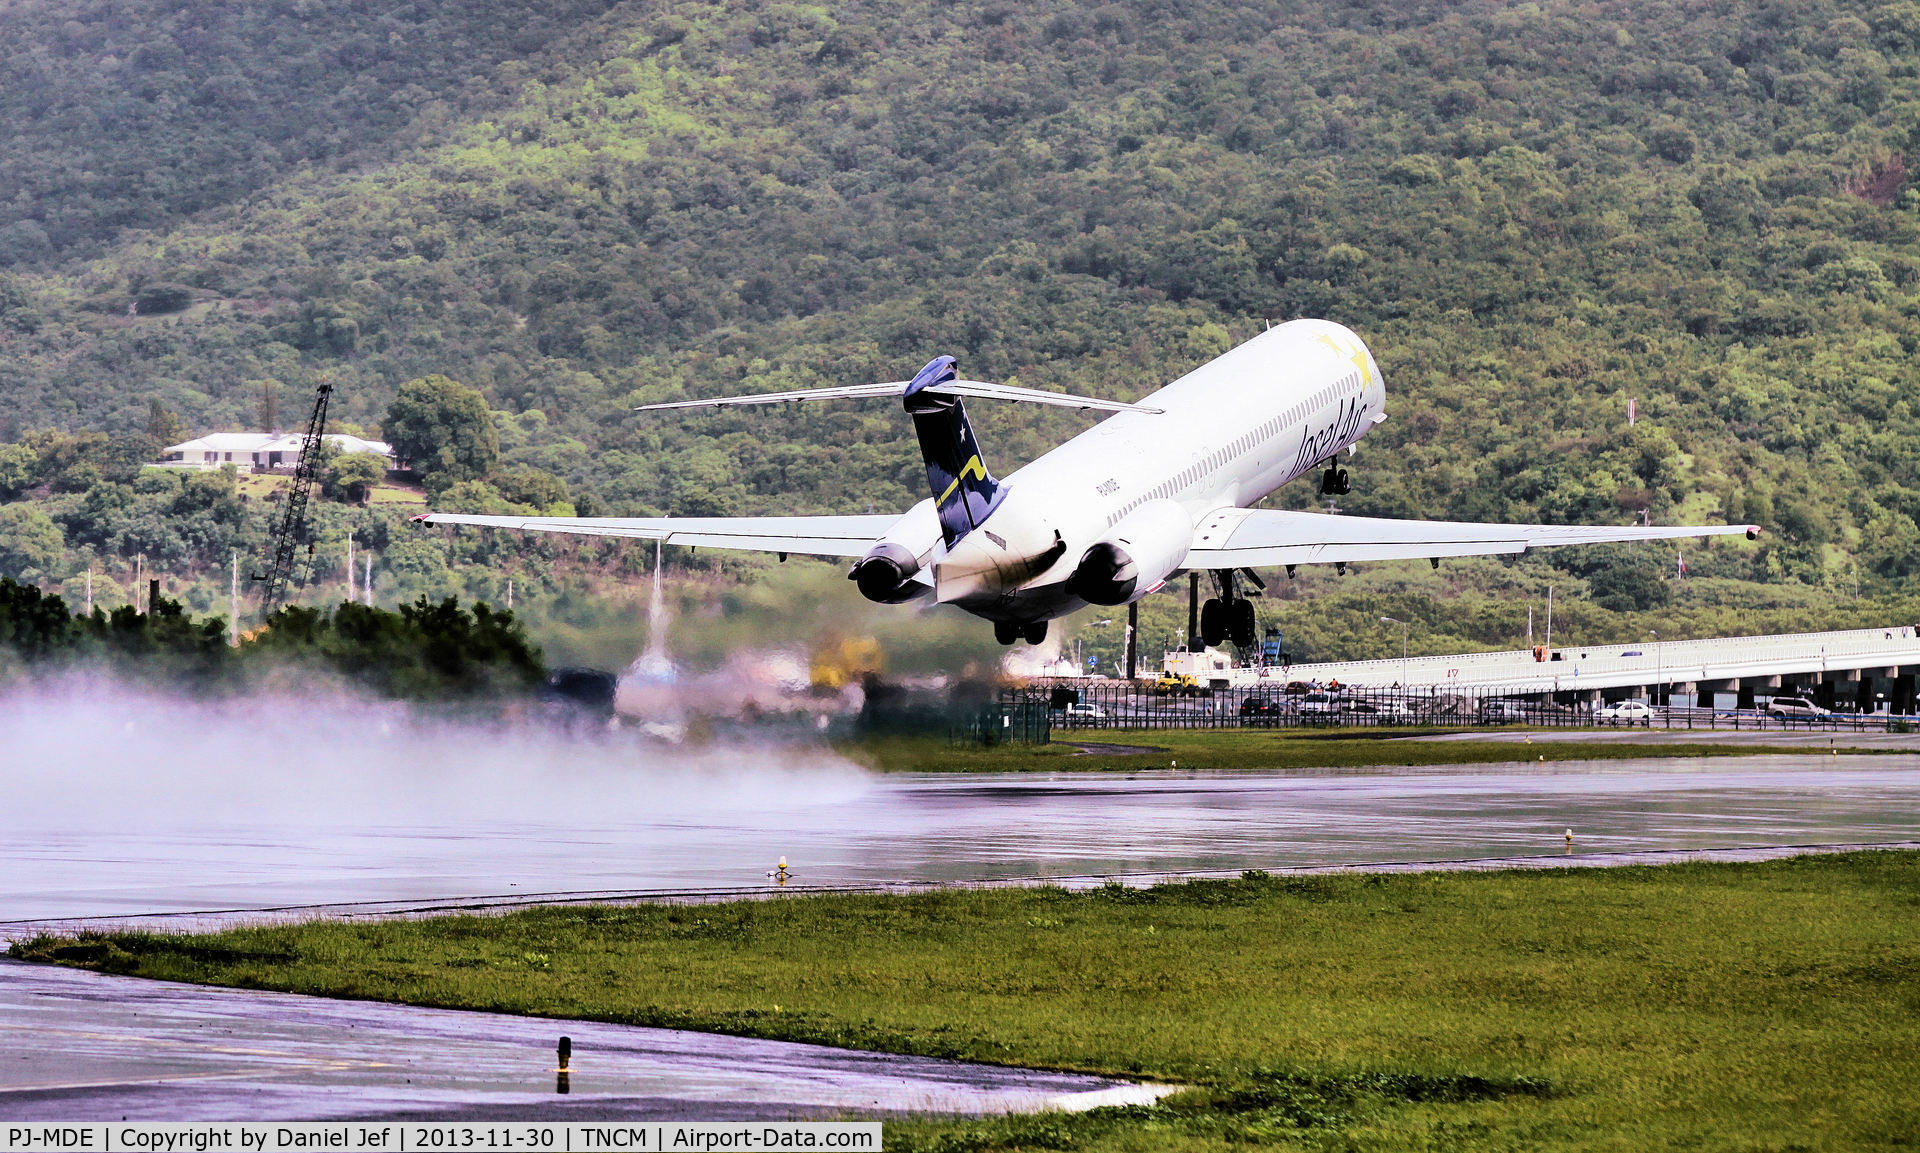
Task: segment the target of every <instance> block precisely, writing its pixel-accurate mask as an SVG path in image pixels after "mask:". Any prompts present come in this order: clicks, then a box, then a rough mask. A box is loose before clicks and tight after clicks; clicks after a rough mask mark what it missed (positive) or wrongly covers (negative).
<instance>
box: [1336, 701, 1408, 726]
mask: <svg viewBox="0 0 1920 1153" xmlns="http://www.w3.org/2000/svg"><path fill="white" fill-rule="evenodd" d="M1347 712H1348V713H1350V714H1352V715H1354V716H1361V717H1368V718H1371V719H1373V720H1380V721H1399V720H1405V719H1407V718H1408V717H1411V716H1413V710H1412V709H1410V708H1408V707H1407V706H1405V705H1403V704H1401V703H1400V702H1399V701H1355V702H1353V703H1352V704H1350V705H1348V706H1347Z"/></svg>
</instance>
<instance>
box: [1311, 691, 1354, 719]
mask: <svg viewBox="0 0 1920 1153" xmlns="http://www.w3.org/2000/svg"><path fill="white" fill-rule="evenodd" d="M1344 704H1346V702H1345V701H1344V700H1342V699H1341V698H1340V697H1339V696H1338V695H1336V694H1334V693H1325V692H1312V693H1308V694H1307V695H1306V696H1304V697H1301V698H1300V715H1301V716H1303V717H1330V716H1333V715H1334V714H1335V713H1338V712H1339V711H1340V708H1341V706H1342V705H1344Z"/></svg>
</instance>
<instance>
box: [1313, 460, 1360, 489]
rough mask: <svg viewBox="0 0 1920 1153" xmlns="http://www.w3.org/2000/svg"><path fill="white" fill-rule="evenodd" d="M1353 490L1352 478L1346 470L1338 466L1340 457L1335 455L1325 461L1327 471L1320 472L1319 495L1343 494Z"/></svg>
mask: <svg viewBox="0 0 1920 1153" xmlns="http://www.w3.org/2000/svg"><path fill="white" fill-rule="evenodd" d="M1352 491H1353V478H1352V477H1350V476H1348V475H1347V470H1346V469H1344V468H1341V467H1340V459H1339V458H1338V457H1335V458H1334V459H1332V460H1329V461H1328V462H1327V471H1325V472H1323V473H1321V474H1320V495H1321V496H1345V495H1347V494H1348V493H1350V492H1352Z"/></svg>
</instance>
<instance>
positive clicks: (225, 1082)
mask: <svg viewBox="0 0 1920 1153" xmlns="http://www.w3.org/2000/svg"><path fill="white" fill-rule="evenodd" d="M563 1034H564V1035H566V1036H567V1037H569V1038H570V1039H571V1041H572V1045H573V1056H572V1059H571V1061H570V1062H569V1066H570V1071H569V1072H568V1074H567V1076H566V1078H565V1087H566V1090H567V1092H566V1094H565V1095H564V1096H563V1095H561V1094H560V1093H559V1091H558V1090H559V1088H560V1085H561V1078H560V1077H559V1074H558V1071H557V1069H556V1066H555V1062H556V1056H555V1052H554V1050H555V1045H556V1043H557V1042H558V1040H559V1038H560V1037H561V1036H562V1035H563ZM1164 1091H1165V1090H1163V1089H1161V1088H1157V1087H1151V1086H1140V1085H1132V1084H1127V1083H1124V1082H1119V1081H1114V1080H1109V1079H1105V1078H1099V1077H1089V1076H1082V1075H1077V1074H1062V1073H1046V1072H1032V1071H1027V1070H1019V1069H1004V1068H999V1067H996V1066H991V1065H976V1064H971V1063H968V1062H962V1061H941V1060H935V1059H932V1058H920V1057H898V1056H893V1055H891V1054H884V1053H861V1052H851V1051H847V1050H843V1049H831V1048H826V1047H824V1046H819V1045H799V1044H793V1043H790V1042H784V1041H760V1040H752V1039H747V1038H739V1037H719V1036H713V1035H710V1034H703V1033H685V1032H678V1031H674V1030H668V1029H642V1028H634V1027H631V1026H624V1025H604V1024H597V1023H593V1022H581V1021H547V1020H539V1019H535V1018H527V1017H511V1016H505V1015H501V1014H492V1013H463V1012H454V1011H450V1010H443V1009H419V1008H413V1007H410V1006H404V1005H382V1004H375V1003H368V1002H357V1001H330V1000H326V999H324V998H319V997H301V996H296V995H293V994H287V993H263V992H255V991H249V990H233V989H204V988H199V987H196V986H192V985H177V984H173V983H171V982H166V981H143V980H138V979H136V978H129V977H106V976H101V975H98V974H93V973H83V972H77V971H74V970H70V969H60V968H53V967H49V966H39V965H25V964H21V963H19V962H15V961H0V1119H4V1120H9V1121H16V1120H18V1121H25V1120H33V1121H72V1120H76V1119H79V1120H109V1119H118V1118H121V1117H126V1118H130V1119H133V1120H148V1121H202V1120H206V1121H215V1120H219V1121H226V1120H233V1119H236V1118H261V1119H267V1120H275V1121H281V1120H325V1119H355V1120H358V1119H374V1120H377V1119H385V1118H395V1119H400V1118H433V1119H436V1120H448V1119H455V1118H471V1119H485V1120H514V1119H520V1118H539V1119H542V1120H552V1121H586V1120H605V1119H615V1118H618V1119H623V1120H691V1119H701V1120H727V1121H732V1120H767V1119H779V1118H787V1119H797V1118H823V1119H831V1118H835V1117H841V1116H854V1117H863V1118H866V1117H874V1116H884V1115H887V1114H899V1113H966V1114H982V1113H1006V1112H1015V1111H1033V1110H1040V1109H1089V1108H1094V1107H1096V1106H1100V1105H1122V1104H1142V1103H1147V1102H1151V1101H1152V1100H1154V1099H1155V1098H1156V1097H1158V1096H1159V1095H1160V1094H1161V1093H1162V1092H1164Z"/></svg>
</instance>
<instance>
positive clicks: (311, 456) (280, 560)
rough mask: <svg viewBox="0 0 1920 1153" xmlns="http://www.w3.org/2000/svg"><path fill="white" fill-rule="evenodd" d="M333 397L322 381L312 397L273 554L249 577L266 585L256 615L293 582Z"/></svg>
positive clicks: (267, 612)
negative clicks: (260, 568)
mask: <svg viewBox="0 0 1920 1153" xmlns="http://www.w3.org/2000/svg"><path fill="white" fill-rule="evenodd" d="M332 396H333V386H332V385H331V384H322V385H321V386H320V390H319V392H317V393H316V394H315V395H314V398H313V415H312V416H310V417H308V418H307V435H306V438H305V439H304V440H302V441H301V442H300V461H299V463H298V464H297V465H295V466H294V470H293V484H292V486H291V487H290V488H288V489H287V509H286V512H285V513H284V514H282V515H281V517H280V529H279V531H277V532H275V533H274V534H273V557H272V560H271V561H270V562H269V564H268V567H267V571H266V572H265V573H264V574H262V573H255V574H253V579H254V580H257V581H264V582H265V583H266V588H265V589H264V590H263V591H262V593H261V597H260V615H261V616H262V617H269V616H272V615H273V614H274V611H275V610H276V609H278V608H279V607H280V605H281V603H282V602H283V601H285V600H286V597H287V586H288V585H290V584H291V583H292V582H293V568H294V564H295V558H296V556H297V554H298V551H299V546H300V542H301V541H302V540H304V539H305V538H306V535H307V497H308V495H309V494H310V493H311V492H312V489H313V478H314V477H316V476H318V475H319V474H320V458H321V444H322V438H323V437H324V435H325V433H326V431H327V401H328V399H329V398H331V397H332ZM307 557H308V559H309V560H311V559H312V557H313V544H312V542H310V541H309V542H308V543H307Z"/></svg>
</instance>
